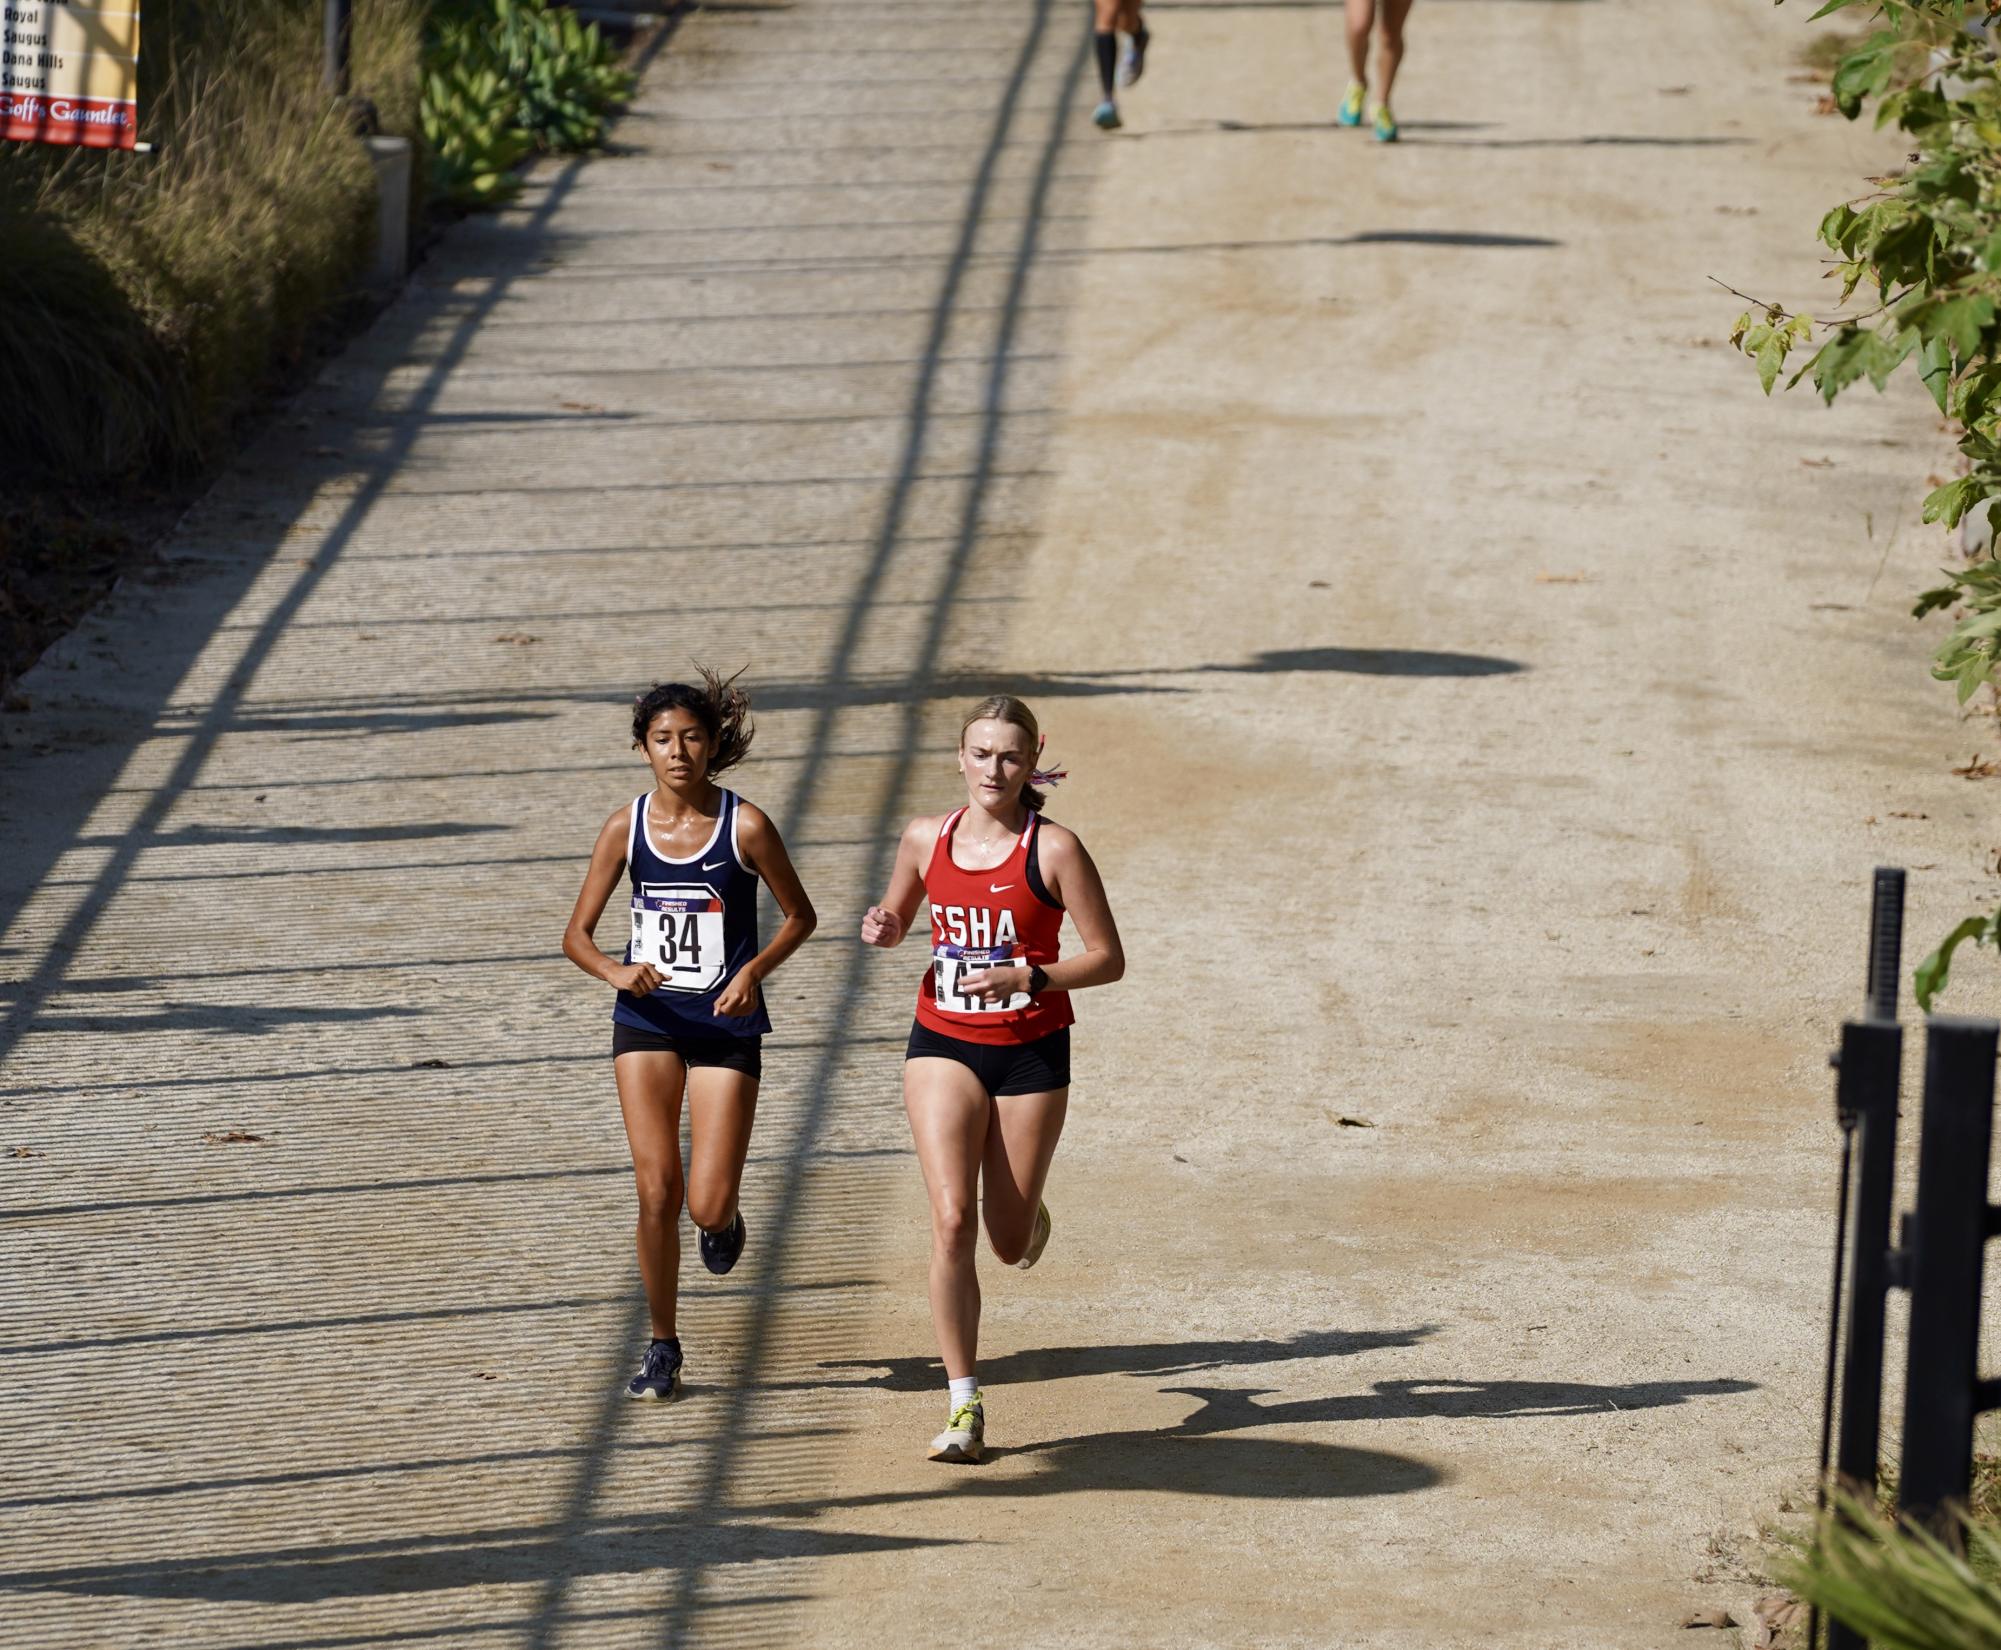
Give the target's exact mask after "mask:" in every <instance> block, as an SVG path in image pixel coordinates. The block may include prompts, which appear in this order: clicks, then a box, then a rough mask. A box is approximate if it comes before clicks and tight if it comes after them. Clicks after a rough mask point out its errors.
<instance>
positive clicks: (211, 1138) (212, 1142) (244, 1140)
mask: <svg viewBox="0 0 2001 1650" xmlns="http://www.w3.org/2000/svg"><path fill="white" fill-rule="evenodd" d="M201 1138H202V1144H203V1145H204V1146H261V1145H263V1144H264V1136H263V1135H261V1134H251V1133H249V1132H248V1131H247V1130H244V1129H224V1130H223V1131H222V1132H221V1133H220V1134H217V1133H214V1132H213V1131H211V1132H210V1133H208V1134H205V1135H203V1136H202V1137H201Z"/></svg>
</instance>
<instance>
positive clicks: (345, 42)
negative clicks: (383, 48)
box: [325, 0, 354, 98]
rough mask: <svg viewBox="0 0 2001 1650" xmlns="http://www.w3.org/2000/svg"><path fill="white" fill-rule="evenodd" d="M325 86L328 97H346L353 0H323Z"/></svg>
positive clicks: (352, 33)
mask: <svg viewBox="0 0 2001 1650" xmlns="http://www.w3.org/2000/svg"><path fill="white" fill-rule="evenodd" d="M325 4H326V86H327V95H328V96H329V97H336V98H341V97H346V96H347V93H348V63H349V60H350V57H351V55H352V53H351V48H352V46H353V42H354V0H325Z"/></svg>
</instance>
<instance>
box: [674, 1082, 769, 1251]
mask: <svg viewBox="0 0 2001 1650" xmlns="http://www.w3.org/2000/svg"><path fill="white" fill-rule="evenodd" d="M756 1117H757V1079H756V1078H755V1077H752V1076H750V1075H749V1074H748V1073H746V1072H741V1071H736V1070H733V1069H732V1068H730V1067H728V1066H697V1067H695V1068H694V1070H692V1071H690V1072H689V1073H688V1218H689V1219H690V1220H692V1221H693V1222H694V1223H695V1224H696V1225H697V1226H699V1227H701V1228H702V1229H703V1230H704V1231H709V1232H719V1231H721V1230H722V1229H723V1228H724V1227H725V1226H727V1225H729V1223H730V1221H731V1220H732V1219H733V1218H734V1216H735V1215H736V1202H737V1192H738V1189H739V1188H740V1187H741V1186H742V1184H743V1160H744V1158H745V1157H746V1156H747V1155H748V1154H749V1152H750V1129H751V1124H752V1123H753V1122H754V1121H755V1120H756Z"/></svg>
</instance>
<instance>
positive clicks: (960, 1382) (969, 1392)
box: [950, 1375, 980, 1409]
mask: <svg viewBox="0 0 2001 1650" xmlns="http://www.w3.org/2000/svg"><path fill="white" fill-rule="evenodd" d="M979 1390H980V1378H979V1376H977V1375H959V1376H955V1377H954V1378H953V1380H952V1396H951V1400H950V1407H951V1408H953V1409H957V1408H958V1407H959V1406H960V1405H961V1404H970V1403H971V1402H972V1401H973V1394H974V1393H976V1392H978V1391H979Z"/></svg>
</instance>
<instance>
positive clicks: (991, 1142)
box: [980, 1088, 1070, 1266]
mask: <svg viewBox="0 0 2001 1650" xmlns="http://www.w3.org/2000/svg"><path fill="white" fill-rule="evenodd" d="M1069 1105H1070V1091H1069V1090H1068V1089H1067V1088H1062V1089H1053V1090H1051V1091H1049V1092H1047V1093H1044V1094H1003V1095H1000V1096H999V1097H997V1098H996V1099H995V1101H994V1104H993V1109H994V1116H993V1121H992V1122H991V1123H990V1124H988V1126H987V1138H986V1150H985V1153H984V1162H983V1163H982V1165H981V1176H980V1192H981V1212H982V1213H983V1214H984V1215H985V1217H986V1225H987V1238H988V1240H989V1241H990V1242H991V1243H992V1244H993V1246H994V1253H995V1255H997V1256H998V1257H999V1258H1000V1259H1001V1261H1002V1262H1004V1263H1005V1264H1006V1265H1009V1266H1012V1265H1013V1264H1014V1263H1015V1262H1016V1261H1018V1260H1020V1259H1021V1257H1022V1255H1023V1254H1025V1253H1026V1252H1027V1249H1028V1240H1029V1235H1030V1233H1031V1232H1032V1231H1033V1230H1034V1228H1035V1210H1036V1206H1037V1205H1038V1204H1039V1203H1040V1202H1041V1201H1042V1187H1043V1183H1044V1182H1045V1181H1046V1180H1048V1178H1049V1164H1050V1161H1051V1160H1052V1159H1053V1158H1054V1157H1055V1156H1056V1142H1057V1141H1058V1140H1060V1139H1061V1138H1062V1136H1063V1118H1064V1115H1065V1113H1066V1112H1067V1111H1068V1110H1069Z"/></svg>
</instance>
